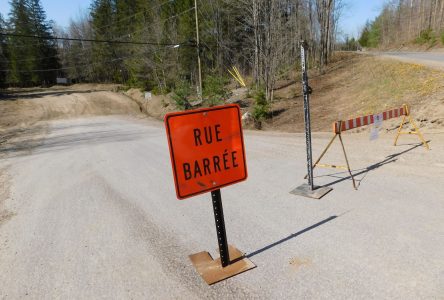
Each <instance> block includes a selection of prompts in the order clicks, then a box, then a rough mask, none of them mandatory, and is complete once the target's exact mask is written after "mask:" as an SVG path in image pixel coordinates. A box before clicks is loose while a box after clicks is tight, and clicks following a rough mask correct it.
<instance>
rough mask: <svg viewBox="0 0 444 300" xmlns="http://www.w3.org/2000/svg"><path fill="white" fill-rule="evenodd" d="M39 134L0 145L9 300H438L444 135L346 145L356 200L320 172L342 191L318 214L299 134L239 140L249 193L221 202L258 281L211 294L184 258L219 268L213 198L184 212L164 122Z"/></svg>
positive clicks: (1, 289)
mask: <svg viewBox="0 0 444 300" xmlns="http://www.w3.org/2000/svg"><path fill="white" fill-rule="evenodd" d="M46 125H47V130H46V132H45V133H42V135H41V136H35V134H30V135H29V136H27V134H26V132H23V133H22V136H21V139H20V140H18V141H17V142H16V144H10V145H8V146H1V147H0V153H1V154H0V157H1V159H0V169H1V171H2V173H1V174H2V175H1V177H0V180H1V181H2V187H3V189H2V196H3V198H4V199H1V198H0V210H1V211H2V212H0V216H2V218H3V219H2V221H0V270H1V272H0V298H2V299H19V298H20V299H21V298H27V297H28V298H30V299H54V298H57V299H100V298H104V299H110V298H112V299H171V298H174V299H194V298H205V299H208V298H212V299H216V298H217V299H243V298H248V299H252V298H255V299H256V298H259V299H332V298H334V299H346V298H353V299H387V298H397V299H443V298H442V297H443V295H444V252H443V249H444V197H443V196H442V195H443V192H444V185H443V181H442V178H444V155H443V154H444V153H443V151H444V150H443V149H444V134H443V133H435V134H431V133H429V134H427V133H426V134H425V135H426V137H427V138H428V139H430V140H431V147H432V150H431V151H426V150H425V149H423V148H422V147H420V146H418V145H417V140H416V137H413V136H403V137H402V138H401V144H402V145H400V146H399V147H393V146H392V142H393V138H394V133H393V132H390V133H383V134H382V135H381V137H380V138H379V139H378V140H376V141H373V142H370V141H369V136H368V134H345V136H344V139H345V143H346V147H347V148H348V150H349V159H350V162H351V164H352V167H353V168H354V169H355V170H356V171H355V173H356V174H357V175H356V176H357V178H358V179H360V180H361V182H360V187H359V190H358V191H355V190H354V189H353V187H352V184H351V182H350V180H348V179H347V176H346V175H345V174H344V173H335V171H325V170H322V171H316V175H317V177H316V179H315V180H316V183H318V184H331V185H332V187H333V188H334V190H333V191H332V192H331V193H330V194H329V195H327V196H326V197H325V198H324V199H322V200H311V199H306V198H302V197H297V196H293V195H291V194H289V192H290V191H291V190H292V189H293V188H295V187H296V186H297V185H299V184H301V183H303V179H302V178H303V176H304V173H305V158H304V155H305V148H304V137H303V135H301V134H285V133H268V132H265V133H262V132H246V137H245V142H246V150H247V164H248V171H249V179H248V180H247V181H246V182H243V183H240V184H237V185H235V186H231V187H228V188H225V189H223V190H222V197H223V201H224V202H223V203H224V209H225V220H226V225H227V234H228V240H229V242H230V243H231V244H233V245H236V246H237V247H238V248H239V249H241V250H243V251H245V252H246V253H247V255H248V256H249V257H250V259H251V260H252V261H253V262H254V263H255V264H256V265H257V268H256V269H254V270H251V271H248V272H246V273H243V274H241V275H239V276H236V277H233V278H231V279H228V280H226V281H223V282H221V283H219V284H216V285H213V286H211V287H209V286H207V285H206V284H205V283H204V281H203V280H202V279H201V278H200V277H199V275H198V274H197V273H196V272H195V270H194V268H193V267H192V265H191V263H190V261H189V259H188V255H189V254H192V253H196V252H200V251H203V250H207V251H209V252H210V253H211V254H212V255H213V256H216V255H217V251H216V248H217V243H216V233H215V228H214V219H213V215H212V207H211V202H210V196H209V195H203V196H198V197H195V198H192V199H189V200H185V201H178V200H176V198H175V192H174V186H173V177H172V172H171V166H170V161H169V154H168V149H167V141H166V136H165V130H164V128H163V125H162V124H161V123H160V122H156V121H152V120H149V119H137V118H134V117H132V118H130V117H120V116H107V117H90V118H78V119H71V120H57V121H51V122H48V123H47V124H46ZM36 126H37V125H36ZM329 137H330V136H329V135H328V134H315V135H314V137H313V142H314V149H315V153H319V152H320V151H321V148H322V147H323V146H324V145H325V144H326V143H327V142H328V139H329ZM336 146H337V145H336ZM339 154H340V148H339V147H335V148H334V149H333V151H332V153H331V155H329V159H327V160H330V162H333V163H342V162H343V159H342V157H340V155H339ZM328 174H330V175H328ZM2 201H3V202H2Z"/></svg>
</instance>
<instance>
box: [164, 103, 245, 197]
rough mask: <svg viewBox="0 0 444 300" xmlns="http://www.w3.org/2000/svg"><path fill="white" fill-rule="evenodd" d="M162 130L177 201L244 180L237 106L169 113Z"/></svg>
mask: <svg viewBox="0 0 444 300" xmlns="http://www.w3.org/2000/svg"><path fill="white" fill-rule="evenodd" d="M165 127H166V132H167V136H168V146H169V149H170V156H171V164H172V167H173V175H174V182H175V185H176V194H177V198H179V199H185V198H188V197H192V196H196V195H198V194H202V193H205V192H210V191H214V190H217V189H220V188H221V187H225V186H228V185H231V184H234V183H237V182H240V181H243V180H245V179H247V165H246V160H245V149H244V139H243V135H242V123H241V118H240V108H239V106H238V105H235V104H230V105H224V106H217V107H212V108H204V109H197V110H189V111H184V112H176V113H170V114H167V115H166V116H165Z"/></svg>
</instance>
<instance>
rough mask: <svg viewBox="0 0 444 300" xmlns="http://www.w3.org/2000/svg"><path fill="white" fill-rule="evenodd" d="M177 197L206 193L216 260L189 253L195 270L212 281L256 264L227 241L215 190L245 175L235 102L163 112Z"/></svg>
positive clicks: (244, 177)
mask: <svg viewBox="0 0 444 300" xmlns="http://www.w3.org/2000/svg"><path fill="white" fill-rule="evenodd" d="M165 127H166V130H167V137H168V146H169V149H170V156H171V164H172V167H173V176H174V182H175V186H176V194H177V198H178V199H186V198H189V197H193V196H196V195H199V194H202V193H208V192H211V200H212V204H213V211H214V220H215V224H216V233H217V241H218V246H219V253H220V258H216V259H213V258H212V257H211V255H210V253H208V252H207V251H202V252H199V253H196V254H192V255H190V256H189V257H190V259H191V262H192V264H193V265H194V267H195V268H196V270H197V272H198V273H199V274H200V275H201V276H202V278H203V279H204V280H205V282H207V283H208V284H213V283H216V282H219V281H221V280H224V279H227V278H229V277H232V276H235V275H237V274H240V273H242V272H245V271H248V270H250V269H252V268H255V267H256V266H255V265H254V264H253V263H252V262H251V261H250V260H249V259H248V258H247V257H245V255H244V253H242V252H241V251H239V250H238V249H237V248H236V247H234V246H232V245H228V242H227V233H226V231H225V221H224V212H223V208H222V197H221V192H220V189H221V188H222V187H226V186H228V185H231V184H235V183H238V182H241V181H244V180H246V179H247V164H246V158H245V149H244V139H243V134H242V121H241V117H240V107H239V106H238V105H233V104H232V105H224V106H217V107H212V108H203V109H196V110H188V111H185V112H175V113H170V114H167V115H166V116H165Z"/></svg>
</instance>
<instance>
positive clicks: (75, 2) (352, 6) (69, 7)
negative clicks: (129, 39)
mask: <svg viewBox="0 0 444 300" xmlns="http://www.w3.org/2000/svg"><path fill="white" fill-rule="evenodd" d="M344 2H345V4H346V7H345V9H344V12H343V14H342V19H341V21H340V28H341V32H342V33H343V35H344V36H345V35H348V36H350V37H352V36H354V37H358V36H359V33H360V31H361V29H362V27H363V26H364V25H365V23H366V22H367V20H369V19H370V20H373V19H374V18H375V17H376V16H377V15H378V14H379V11H380V10H381V8H382V5H383V3H384V2H386V0H344ZM41 3H42V5H43V8H44V9H45V11H46V15H47V17H48V19H52V20H54V21H55V22H56V23H57V24H58V25H59V26H62V27H65V26H67V25H68V24H69V20H70V19H71V18H75V17H76V16H78V15H79V14H80V12H81V11H84V10H87V9H88V8H89V6H90V3H91V0H41ZM8 12H9V0H0V13H1V14H2V15H3V16H7V14H8Z"/></svg>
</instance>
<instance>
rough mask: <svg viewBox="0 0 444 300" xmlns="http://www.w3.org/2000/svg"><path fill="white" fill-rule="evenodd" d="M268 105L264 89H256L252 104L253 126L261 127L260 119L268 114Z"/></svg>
mask: <svg viewBox="0 0 444 300" xmlns="http://www.w3.org/2000/svg"><path fill="white" fill-rule="evenodd" d="M268 110H269V106H268V103H267V100H266V98H265V91H264V90H263V89H258V90H257V91H256V94H255V95H254V106H253V114H252V117H253V120H254V126H255V127H256V128H257V129H261V128H262V121H263V120H264V119H265V118H266V117H267V115H268Z"/></svg>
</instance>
